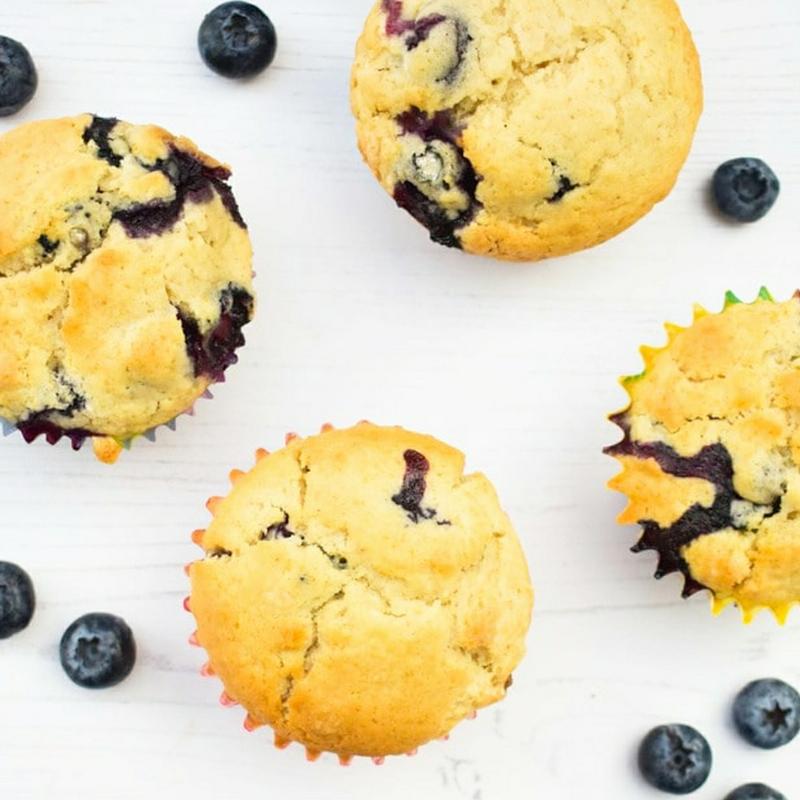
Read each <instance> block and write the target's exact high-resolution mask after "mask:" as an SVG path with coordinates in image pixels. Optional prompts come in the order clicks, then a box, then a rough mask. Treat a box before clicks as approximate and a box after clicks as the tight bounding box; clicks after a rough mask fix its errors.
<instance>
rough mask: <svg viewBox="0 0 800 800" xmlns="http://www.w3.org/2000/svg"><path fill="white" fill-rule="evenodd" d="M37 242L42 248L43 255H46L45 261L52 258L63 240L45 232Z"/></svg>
mask: <svg viewBox="0 0 800 800" xmlns="http://www.w3.org/2000/svg"><path fill="white" fill-rule="evenodd" d="M36 243H37V244H38V245H39V247H41V248H42V255H43V256H44V259H45V261H51V260H52V258H53V256H54V255H55V253H56V250H58V248H59V246H60V244H61V242H58V241H55V240H53V239H51V238H50V237H49V236H47V235H45V234H44V233H43V234H42V235H41V236H40V237H39V238H38V239H37V240H36Z"/></svg>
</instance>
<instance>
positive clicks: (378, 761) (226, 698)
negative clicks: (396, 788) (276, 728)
mask: <svg viewBox="0 0 800 800" xmlns="http://www.w3.org/2000/svg"><path fill="white" fill-rule="evenodd" d="M361 422H362V423H364V422H367V420H361ZM332 430H334V426H333V425H331V424H330V423H325V424H324V425H323V426H322V427H321V428H320V433H327V432H328V431H332ZM299 438H301V437H300V436H299V434H297V433H287V434H286V439H285V443H286V444H287V445H288V444H289V443H290V442H293V441H294V440H295V439H299ZM269 454H270V453H269V451H268V450H264V449H263V448H259V449H258V450H256V453H255V463H256V464H258V462H259V461H261V460H262V459H264V458H266V457H267V456H269ZM245 474H247V473H246V472H244V471H243V470H239V469H234V470H231V472H230V476H229V477H230V482H231V485H234V484H236V482H237V481H238V480H239V479H240V478H241V477H242V476H244V475H245ZM223 499H224V498H223V497H218V496H214V497H210V498H209V499H208V501H207V502H206V508H207V509H208V510H209V512H210V513H211V516H212V517H213V516H214V515H215V513H216V509H217V508H218V507H219V504H220V503H221V502H222V501H223ZM204 535H205V529H203V528H200V529H198V530H195V531H193V532H192V534H191V539H192V542H193V543H194V544H196V545H197V546H198V547H200V548H202V547H203V536H204ZM200 560H202V559H200ZM194 563H195V562H193V561H190V562H189V563H188V564H186V566H185V567H184V573H185V574H186V575H187V576H188V575H189V574H190V570H191V567H192V564H194ZM183 609H184V611H187V612H188V613H190V614H191V613H192V598H191V596H189V597H185V598H184V600H183ZM188 641H189V644H190V645H191V646H192V647H198V648H200V649H202V645H201V644H200V640H199V639H198V636H197V631H194V632H193V633H192V634H191V635H190V636H189V640H188ZM199 672H200V675H201V676H202V677H204V678H214V677H217V673H216V671H215V670H214V667H213V665H212V664H211V661H207V662H206V663H205V664H203V665H202V667H200V670H199ZM219 704H220V705H221V706H222V707H223V708H235V707H237V706H239V705H240V704H239V702H238V701H237V700H236V699H235V698H233V697H231V695H229V694H228V692H227V691H226V690H225V689H224V688H223V690H222V692H221V694H220V695H219ZM477 716H478V712H477V711H472V712H471V713H470V714H468V715H467V716H466V717H465V719H468V720H472V719H475V718H476V717H477ZM243 727H244V729H245V730H246V731H247V732H248V733H252V732H254V731H256V730H258V729H259V728H268V727H269V725H268V724H266V723H262V722H258V721H256V720H255V719H253V718H252V717H251V716H250V714H248V713H247V712H245V717H244V721H243ZM449 738H450V734H449V733H448V734H446V735H445V736H442V737H441V738H440V739H439V741H442V742H445V741H448V740H449ZM293 743H294V741H293V740H292V739H287V738H284V737H283V736H280V735H279V734H278V733H275V734H274V740H273V744H274V746H275V747H276V748H277V749H278V750H285V749H286V748H287V747H288V746H289V745H290V744H293ZM297 744H301V745H302V743H301V742H297ZM305 751H306V759H307V760H308V761H310V762H313V761H317V759H319V757H320V756H321V755H322V754H323V752H325V751H322V750H315V749H314V748H311V747H305ZM417 751H418V748H414V749H413V750H410V751H409V752H407V753H405V754H403V755H406V756H415V755H417ZM332 755H335V756H336V757H337V758H338V759H339V764H340V765H341V766H343V767H348V766H350V764H351V763H352V761H353V759H354V758H368V759H369V760H370V761H372V763H373V764H375V765H376V766H381V765H382V764H384V763H385V761H386V759H387V758H390V757H395V758H396V757H399V756H374V757H370V756H349V755H348V756H345V755H341V754H339V753H336V752H332Z"/></svg>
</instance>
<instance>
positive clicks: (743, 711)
mask: <svg viewBox="0 0 800 800" xmlns="http://www.w3.org/2000/svg"><path fill="white" fill-rule="evenodd" d="M733 721H734V724H735V725H736V728H737V730H738V731H739V733H740V734H741V735H742V736H743V737H744V739H745V740H746V741H748V742H749V743H750V744H752V745H754V746H755V747H760V748H762V749H763V750H774V749H775V748H776V747H783V745H785V744H789V742H791V741H792V739H794V737H795V736H797V734H798V732H800V694H798V693H797V691H796V690H795V689H793V688H792V687H791V686H789V684H788V683H784V682H783V681H779V680H777V679H775V678H765V679H764V680H760V681H753V682H752V683H748V684H747V686H745V687H744V689H742V691H741V692H739V694H738V695H737V697H736V700H735V702H734V704H733Z"/></svg>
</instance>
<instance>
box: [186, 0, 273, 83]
mask: <svg viewBox="0 0 800 800" xmlns="http://www.w3.org/2000/svg"><path fill="white" fill-rule="evenodd" d="M197 44H198V47H199V48H200V55H201V56H202V58H203V61H205V63H206V64H207V65H208V66H209V67H210V68H211V69H213V70H214V72H216V73H218V74H219V75H222V76H223V77H226V78H251V77H253V76H254V75H258V74H259V73H260V72H263V71H264V70H265V69H266V68H267V67H268V66H269V65H270V64H271V63H272V61H273V59H274V58H275V51H276V50H277V47H278V37H277V34H276V33H275V27H274V25H273V24H272V21H271V20H270V18H269V17H268V16H267V15H266V14H265V13H264V12H263V11H262V10H261V9H260V8H258V6H254V5H253V4H252V3H241V2H231V3H223V4H222V5H220V6H217V7H216V8H215V9H214V10H213V11H211V12H210V13H209V14H207V15H206V17H205V19H204V20H203V24H202V25H201V26H200V30H199V32H198V34H197Z"/></svg>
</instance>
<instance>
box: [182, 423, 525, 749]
mask: <svg viewBox="0 0 800 800" xmlns="http://www.w3.org/2000/svg"><path fill="white" fill-rule="evenodd" d="M232 477H233V479H234V486H233V489H232V491H231V493H230V494H229V495H228V496H227V497H226V498H225V499H224V500H216V501H214V502H212V504H211V507H212V509H213V513H214V520H213V522H212V524H211V525H210V526H209V528H208V530H207V531H205V532H204V533H203V534H202V539H201V544H202V547H203V548H204V550H205V553H206V556H205V558H203V559H202V560H200V561H197V562H195V563H194V564H193V566H192V568H191V579H192V594H191V610H192V612H193V613H194V615H195V617H196V618H197V623H198V634H197V636H198V639H199V642H200V644H201V645H202V646H203V647H204V648H205V649H206V650H207V652H208V654H209V657H210V666H211V668H212V669H213V671H214V672H215V673H216V674H218V675H219V676H220V678H221V679H222V681H223V683H224V686H225V691H226V692H227V694H228V695H230V696H231V697H232V698H234V699H235V700H236V701H238V702H239V703H241V704H242V705H243V706H244V707H245V709H246V710H247V711H248V713H249V717H250V721H251V724H256V725H258V724H267V725H270V726H272V727H273V728H274V729H275V731H276V735H277V737H278V739H279V740H281V741H298V742H301V743H302V744H304V745H306V746H307V747H308V748H309V749H310V750H312V751H321V750H327V751H332V752H336V753H338V754H340V755H343V756H351V755H369V756H385V755H389V754H394V753H403V752H406V751H409V750H412V749H413V748H416V747H417V746H418V745H421V744H423V743H424V742H427V741H429V740H431V739H434V738H437V737H440V736H443V735H445V734H446V733H447V732H448V731H449V730H450V729H451V728H452V727H453V726H454V725H455V724H456V723H457V722H459V721H460V720H461V719H463V718H464V717H466V716H468V715H470V714H471V713H472V712H473V711H475V710H476V709H478V708H480V707H482V706H485V705H488V704H490V703H493V702H495V701H497V700H499V699H501V698H502V697H503V696H504V695H505V692H506V687H507V684H508V682H509V678H510V676H511V673H512V671H513V670H514V668H515V667H516V666H517V664H518V663H519V661H520V659H521V658H522V655H523V652H524V637H525V633H526V631H527V628H528V624H529V621H530V613H531V604H532V590H531V586H530V581H529V577H528V571H527V566H526V563H525V557H524V555H523V553H522V550H521V549H520V544H519V541H518V539H517V537H516V535H515V533H514V531H513V529H512V527H511V523H510V521H509V519H508V517H507V516H506V515H505V514H504V513H503V511H502V510H501V508H500V505H499V503H498V500H497V496H496V494H495V492H494V489H493V488H492V486H491V484H490V483H489V481H488V480H487V479H486V478H485V477H484V476H483V475H480V474H471V475H465V474H464V457H463V455H462V454H461V453H459V452H458V451H457V450H454V449H453V448H451V447H448V446H447V445H444V444H442V443H441V442H438V441H437V440H436V439H433V438H431V437H430V436H423V435H420V434H415V433H410V432H408V431H405V430H402V429H400V428H381V427H377V426H374V425H370V424H367V423H363V424H360V425H358V426H356V427H354V428H351V429H349V430H342V431H332V432H326V433H324V434H322V435H320V436H314V437H311V438H309V439H305V440H294V441H292V442H291V443H289V445H288V446H287V447H286V448H285V449H283V450H281V451H279V452H277V453H274V454H273V455H270V456H267V457H265V458H263V459H262V460H260V461H259V462H258V464H257V465H256V467H255V468H254V469H253V470H252V471H251V472H249V473H247V474H243V473H238V472H234V473H233V475H232Z"/></svg>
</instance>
